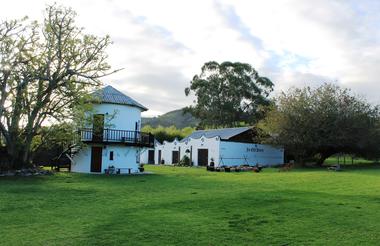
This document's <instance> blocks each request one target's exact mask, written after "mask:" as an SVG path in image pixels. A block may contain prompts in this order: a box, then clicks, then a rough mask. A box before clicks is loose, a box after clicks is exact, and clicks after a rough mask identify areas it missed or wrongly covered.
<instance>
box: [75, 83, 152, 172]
mask: <svg viewBox="0 0 380 246" xmlns="http://www.w3.org/2000/svg"><path fill="white" fill-rule="evenodd" d="M94 96H95V97H96V98H97V99H98V100H97V101H96V103H94V109H93V111H92V112H91V113H90V116H92V118H93V123H92V124H91V125H89V126H88V128H83V129H79V132H80V137H81V141H82V142H84V143H85V144H86V145H85V146H84V147H83V148H81V149H80V150H79V152H78V153H76V154H75V155H74V156H73V158H72V163H71V171H72V172H81V173H104V172H106V170H108V169H109V168H110V167H111V169H112V167H114V170H115V172H120V173H135V172H138V167H139V159H140V150H141V148H144V147H153V145H154V138H153V136H152V135H150V134H148V133H142V132H140V127H141V112H143V111H146V110H147V108H146V107H144V106H143V105H141V104H140V103H138V102H136V101H135V100H133V99H132V98H130V97H128V96H127V95H125V94H123V93H121V92H120V91H118V90H116V89H115V88H113V87H112V86H106V87H104V88H102V89H100V90H99V91H97V92H95V93H94Z"/></svg>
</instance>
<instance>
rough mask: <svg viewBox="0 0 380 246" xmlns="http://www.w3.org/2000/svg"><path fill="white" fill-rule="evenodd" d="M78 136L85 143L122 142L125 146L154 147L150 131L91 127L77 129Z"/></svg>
mask: <svg viewBox="0 0 380 246" xmlns="http://www.w3.org/2000/svg"><path fill="white" fill-rule="evenodd" d="M79 136H80V138H81V141H82V142H85V143H122V144H125V145H127V146H138V147H154V136H153V135H152V134H150V133H145V132H139V131H128V130H116V129H103V131H101V130H100V131H98V130H95V131H94V129H92V128H81V129H79Z"/></svg>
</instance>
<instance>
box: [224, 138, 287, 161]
mask: <svg viewBox="0 0 380 246" xmlns="http://www.w3.org/2000/svg"><path fill="white" fill-rule="evenodd" d="M283 163H284V149H282V148H275V147H272V146H270V145H263V144H247V143H235V142H225V141H221V142H220V163H219V164H220V165H226V166H235V165H244V164H248V165H256V164H259V165H263V166H272V165H277V164H283Z"/></svg>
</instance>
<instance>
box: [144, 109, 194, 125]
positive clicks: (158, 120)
mask: <svg viewBox="0 0 380 246" xmlns="http://www.w3.org/2000/svg"><path fill="white" fill-rule="evenodd" d="M141 123H142V125H143V126H145V125H151V126H152V127H157V126H159V125H161V126H164V127H169V126H175V127H177V128H184V127H187V126H191V127H195V126H197V125H198V123H199V120H198V119H196V118H194V117H193V116H192V115H191V114H189V113H186V114H183V109H177V110H173V111H170V112H167V113H166V114H163V115H160V116H157V117H152V118H150V117H142V119H141Z"/></svg>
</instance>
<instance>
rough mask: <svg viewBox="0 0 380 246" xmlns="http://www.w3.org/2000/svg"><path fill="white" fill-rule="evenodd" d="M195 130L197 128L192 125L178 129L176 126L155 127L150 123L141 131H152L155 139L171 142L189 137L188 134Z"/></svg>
mask: <svg viewBox="0 0 380 246" xmlns="http://www.w3.org/2000/svg"><path fill="white" fill-rule="evenodd" d="M194 130H195V128H192V127H185V128H182V129H177V128H176V127H175V126H170V127H163V126H158V127H156V128H154V127H151V126H150V125H146V126H144V127H143V128H142V129H141V131H143V132H150V133H152V134H153V135H154V137H155V139H156V140H158V141H159V142H161V143H162V142H163V141H169V142H171V141H173V140H174V139H176V138H177V139H178V140H181V139H183V138H185V137H187V136H188V135H190V134H191V133H192V132H193V131H194Z"/></svg>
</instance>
